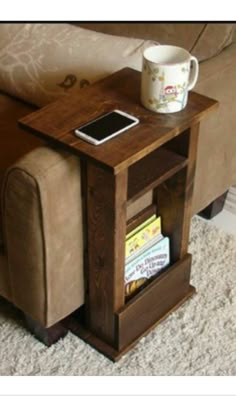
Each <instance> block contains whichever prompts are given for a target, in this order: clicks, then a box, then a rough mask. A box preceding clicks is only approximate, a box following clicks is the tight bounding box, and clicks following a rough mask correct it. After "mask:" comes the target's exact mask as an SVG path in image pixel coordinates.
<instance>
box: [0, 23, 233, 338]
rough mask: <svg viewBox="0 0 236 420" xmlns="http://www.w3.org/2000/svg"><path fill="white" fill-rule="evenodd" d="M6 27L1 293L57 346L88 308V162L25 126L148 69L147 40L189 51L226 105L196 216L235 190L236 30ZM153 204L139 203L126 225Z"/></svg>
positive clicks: (206, 157)
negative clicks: (44, 111)
mask: <svg viewBox="0 0 236 420" xmlns="http://www.w3.org/2000/svg"><path fill="white" fill-rule="evenodd" d="M2 25H4V24H1V25H0V35H1V34H2V35H4V36H2V37H1V36H0V89H1V91H2V93H1V94H0V184H1V190H2V193H1V215H0V243H1V245H0V249H1V251H0V295H1V296H3V297H4V298H6V299H7V300H9V301H10V302H12V303H13V304H14V305H16V306H17V307H18V308H19V309H21V310H22V311H23V313H24V314H26V315H27V317H29V318H28V319H31V321H30V326H31V328H32V325H33V329H34V331H35V332H36V333H37V334H38V335H39V336H41V339H43V340H44V341H45V342H46V343H47V344H50V343H51V342H53V341H55V340H56V339H57V338H59V336H60V335H62V334H63V333H64V331H63V329H60V328H59V329H57V330H56V327H55V326H56V325H58V323H60V321H61V320H62V319H63V318H65V317H66V316H67V315H68V314H70V313H71V312H73V311H74V310H76V309H77V308H79V307H80V306H81V305H82V304H83V302H84V280H83V237H82V230H83V229H82V226H83V217H82V203H81V191H80V163H79V159H78V158H75V157H73V156H71V155H70V154H68V153H65V152H61V151H59V150H56V149H51V148H48V147H47V146H46V145H45V146H43V145H42V143H41V142H40V141H39V140H37V139H35V138H34V137H33V136H31V135H30V134H26V133H25V132H23V131H22V130H20V129H19V128H18V126H17V120H18V119H19V118H21V117H22V116H24V115H26V114H27V113H29V112H31V111H33V110H34V109H36V107H38V106H43V105H44V104H46V103H48V102H51V101H52V100H54V99H56V98H58V97H59V96H60V95H64V94H71V92H75V94H76V90H77V89H80V88H81V87H86V86H87V85H88V84H90V83H93V82H94V81H96V80H98V79H100V78H102V77H104V76H106V75H108V74H110V73H112V72H113V71H115V70H118V69H119V68H121V67H125V66H131V67H134V68H137V69H138V68H139V69H141V56H142V51H143V49H144V48H145V47H146V46H148V45H150V43H149V42H148V41H147V42H145V41H144V39H152V40H154V41H157V42H161V43H169V44H175V45H180V46H183V47H185V48H187V49H188V50H189V51H191V53H192V54H194V55H196V56H197V57H198V58H199V60H200V61H201V64H200V79H199V82H198V84H197V86H196V91H198V92H200V93H203V94H206V95H208V96H211V97H213V98H215V99H217V100H219V102H220V107H219V110H218V111H217V112H216V113H215V114H214V115H212V116H211V117H209V118H208V119H207V120H206V121H205V122H204V123H203V124H202V128H201V132H200V142H199V150H198V159H197V168H196V184H195V190H194V202H193V214H194V213H197V212H199V211H200V210H202V209H203V208H205V207H206V206H208V205H209V204H210V203H211V202H212V201H213V200H215V199H216V198H217V197H218V196H220V195H222V194H223V193H224V192H225V191H226V190H227V189H228V188H229V187H230V186H231V185H232V184H234V183H236V142H235V139H234V135H235V132H236V119H235V107H236V100H235V95H234V92H235V91H236V78H235V66H236V44H235V43H234V41H233V39H234V33H235V25H233V24H187V23H186V24H160V23H155V24H148V23H146V24H144V23H143V24H138V23H137V24H99V23H97V24H84V23H83V24H82V23H81V24H79V25H81V26H84V27H85V26H86V27H87V28H89V29H91V30H92V32H90V31H89V32H88V31H87V30H85V29H81V28H80V27H77V26H72V25H60V24H58V25H46V26H45V25H39V24H36V25H33V24H32V25H29V24H28V25H14V26H13V25H8V26H2ZM96 31H99V32H96ZM102 32H107V33H112V34H115V35H116V36H110V35H104V34H103V33H102ZM120 35H125V36H127V38H123V37H122V38H121V37H120ZM134 37H135V38H139V39H134ZM149 199H150V197H148V196H146V197H144V199H143V200H142V201H141V202H140V201H139V202H137V203H134V204H133V205H132V208H129V209H128V213H127V217H128V218H129V217H130V216H131V215H132V214H133V213H135V212H137V211H138V210H139V209H140V207H141V206H145V203H147V202H148V200H149ZM32 320H33V321H32ZM55 331H56V332H55ZM45 334H46V336H47V335H48V334H51V336H52V338H51V339H50V340H48V339H47V338H46V339H45Z"/></svg>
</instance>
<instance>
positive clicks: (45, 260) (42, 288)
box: [3, 147, 84, 326]
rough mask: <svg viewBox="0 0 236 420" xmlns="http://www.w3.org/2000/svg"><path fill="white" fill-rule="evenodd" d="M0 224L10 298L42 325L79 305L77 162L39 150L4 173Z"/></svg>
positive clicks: (80, 255) (81, 292)
mask: <svg viewBox="0 0 236 420" xmlns="http://www.w3.org/2000/svg"><path fill="white" fill-rule="evenodd" d="M3 224H4V235H5V238H6V248H7V260H8V268H9V280H10V300H11V301H12V302H13V303H15V305H16V306H17V307H18V308H20V309H22V310H23V311H24V312H25V313H27V314H30V316H31V317H33V318H34V319H35V320H37V321H39V322H41V323H42V324H43V325H45V326H50V325H52V324H54V323H55V322H57V321H58V319H61V318H63V317H65V316H67V315H68V314H69V313H71V312H72V311H73V310H75V309H77V308H78V307H79V306H80V305H81V304H82V303H83V301H84V278H83V238H82V235H83V232H82V229H83V221H82V200H81V186H80V162H79V159H78V158H76V157H74V156H72V155H71V154H66V153H62V152H57V151H56V150H53V149H50V148H47V147H41V148H37V149H35V150H33V151H32V152H30V153H28V154H27V155H26V156H25V157H23V158H22V159H20V160H19V161H18V162H17V163H16V164H15V165H13V166H11V167H10V168H9V170H8V171H7V174H6V176H5V178H4V184H3Z"/></svg>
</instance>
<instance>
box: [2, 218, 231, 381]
mask: <svg viewBox="0 0 236 420" xmlns="http://www.w3.org/2000/svg"><path fill="white" fill-rule="evenodd" d="M189 250H190V252H192V254H193V265H192V274H191V284H193V285H194V286H195V287H196V288H197V294H195V295H194V296H193V297H192V298H191V299H189V300H188V301H187V302H186V303H185V304H184V305H182V306H181V307H180V308H179V309H178V310H177V311H176V312H174V313H173V314H171V315H170V316H169V317H168V318H167V319H166V320H165V321H163V322H162V323H161V324H159V325H158V326H157V327H156V328H155V329H154V330H153V331H152V332H151V333H149V334H148V335H147V336H146V337H144V338H143V339H142V340H141V341H140V342H139V343H138V344H137V345H136V346H135V348H133V349H132V350H131V351H130V352H129V353H127V354H126V355H125V356H124V357H123V358H122V359H121V360H120V361H119V362H117V363H115V364H114V363H112V362H111V361H109V360H108V359H106V358H105V357H104V356H103V355H101V354H99V353H98V352H97V351H96V350H94V349H92V348H91V347H89V346H88V345H87V344H85V343H84V342H83V341H81V340H80V339H78V338H77V337H75V336H74V335H73V334H72V333H69V334H68V335H67V336H66V337H65V338H64V339H62V340H60V341H59V342H58V343H56V344H55V345H54V346H52V347H51V348H46V347H45V346H44V345H43V344H41V343H39V342H38V341H37V340H36V339H35V338H34V337H33V336H32V335H31V334H30V333H28V331H27V330H26V329H25V328H24V324H23V322H22V320H21V319H20V316H19V312H18V311H17V310H15V309H13V308H12V306H10V305H8V304H7V303H5V302H1V304H0V375H2V376H4V375H36V376H37V375H44V376H47V375H51V376H53V375H79V376H84V375H86V376H90V375H95V376H96V375H106V376H109V375H114V376H115V375H117V376H119V375H124V376H125V375H131V376H133V375H134V376H135V375H150V376H152V375H155V376H161V375H165V376H167V375H168V376H169V375H170V376H174V375H236V238H235V237H233V236H229V235H227V234H226V233H224V232H223V231H220V230H218V229H217V228H216V227H214V226H212V225H210V224H208V223H207V222H205V221H204V220H202V219H200V218H199V217H194V218H193V220H192V225H191V236H190V246H189Z"/></svg>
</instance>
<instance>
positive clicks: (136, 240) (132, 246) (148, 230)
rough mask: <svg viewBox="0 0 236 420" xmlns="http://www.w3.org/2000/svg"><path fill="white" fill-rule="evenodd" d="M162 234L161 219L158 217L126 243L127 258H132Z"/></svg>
mask: <svg viewBox="0 0 236 420" xmlns="http://www.w3.org/2000/svg"><path fill="white" fill-rule="evenodd" d="M160 233H161V218H160V217H158V218H157V219H155V220H154V221H153V222H151V223H149V224H148V225H147V226H145V227H144V228H143V229H141V230H139V231H138V232H137V233H136V234H134V235H133V236H131V237H130V238H129V239H128V240H126V242H125V258H128V257H130V256H131V255H132V254H133V253H134V252H136V251H137V250H139V249H140V248H142V247H143V246H144V245H145V244H147V243H148V242H150V241H151V240H152V239H153V238H154V237H156V236H158V235H159V234H160Z"/></svg>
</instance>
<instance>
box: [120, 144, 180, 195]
mask: <svg viewBox="0 0 236 420" xmlns="http://www.w3.org/2000/svg"><path fill="white" fill-rule="evenodd" d="M187 163H188V159H187V158H185V157H183V156H180V155H178V154H177V153H175V152H173V151H172V150H167V149H165V148H164V147H161V148H160V149H157V150H155V151H154V152H152V153H150V154H149V155H147V156H146V157H144V158H143V159H140V160H139V161H138V162H136V163H135V164H133V165H132V166H130V168H129V172H128V194H127V196H128V202H129V203H130V202H133V201H135V200H136V199H137V198H138V197H140V196H141V195H143V194H145V192H147V191H149V190H151V189H153V188H155V187H156V186H157V185H159V184H161V183H162V182H164V181H165V180H166V179H168V178H170V177H171V176H172V175H174V174H175V173H176V172H178V171H179V170H181V169H182V168H184V167H185V166H186V165H187Z"/></svg>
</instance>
